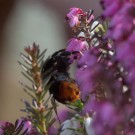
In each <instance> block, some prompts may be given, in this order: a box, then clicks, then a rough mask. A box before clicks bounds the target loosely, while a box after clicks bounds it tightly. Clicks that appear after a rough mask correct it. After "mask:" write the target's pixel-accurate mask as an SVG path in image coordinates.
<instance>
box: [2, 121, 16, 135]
mask: <svg viewBox="0 0 135 135" xmlns="http://www.w3.org/2000/svg"><path fill="white" fill-rule="evenodd" d="M13 127H14V125H13V124H12V123H11V122H0V134H1V135H4V133H5V131H4V129H5V128H13Z"/></svg>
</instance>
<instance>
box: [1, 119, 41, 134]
mask: <svg viewBox="0 0 135 135" xmlns="http://www.w3.org/2000/svg"><path fill="white" fill-rule="evenodd" d="M16 124H17V125H16V126H15V125H14V124H12V123H10V122H0V127H1V128H0V134H1V135H4V134H5V133H6V132H7V131H9V130H10V131H9V132H10V133H11V132H12V133H13V134H14V133H16V132H20V134H21V133H24V132H25V131H26V133H25V135H39V132H38V131H37V129H36V128H35V127H34V126H33V125H32V123H31V121H29V120H27V119H26V118H20V119H18V120H17V121H16Z"/></svg>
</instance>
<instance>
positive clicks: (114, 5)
mask: <svg viewBox="0 0 135 135" xmlns="http://www.w3.org/2000/svg"><path fill="white" fill-rule="evenodd" d="M101 4H102V7H103V9H104V12H103V17H105V18H106V17H112V16H114V15H115V14H116V13H117V12H118V11H119V10H120V8H121V7H122V5H123V1H120V0H113V1H112V0H101Z"/></svg>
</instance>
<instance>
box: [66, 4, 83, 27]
mask: <svg viewBox="0 0 135 135" xmlns="http://www.w3.org/2000/svg"><path fill="white" fill-rule="evenodd" d="M80 15H84V12H83V11H82V10H81V9H80V8H76V7H74V8H71V9H70V12H69V13H68V14H67V15H66V19H67V20H69V25H70V27H74V26H76V25H78V24H79V17H80Z"/></svg>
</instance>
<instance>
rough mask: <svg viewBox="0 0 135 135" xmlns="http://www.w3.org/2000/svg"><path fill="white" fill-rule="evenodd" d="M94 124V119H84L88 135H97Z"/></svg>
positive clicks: (87, 117)
mask: <svg viewBox="0 0 135 135" xmlns="http://www.w3.org/2000/svg"><path fill="white" fill-rule="evenodd" d="M92 123H93V119H92V117H89V116H86V117H84V127H85V130H86V132H87V134H88V135H95V133H94V128H93V127H92Z"/></svg>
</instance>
